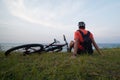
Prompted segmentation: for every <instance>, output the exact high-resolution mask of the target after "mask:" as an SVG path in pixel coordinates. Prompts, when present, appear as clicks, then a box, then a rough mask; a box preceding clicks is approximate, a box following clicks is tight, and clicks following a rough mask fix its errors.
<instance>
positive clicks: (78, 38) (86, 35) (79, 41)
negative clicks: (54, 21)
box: [70, 22, 101, 56]
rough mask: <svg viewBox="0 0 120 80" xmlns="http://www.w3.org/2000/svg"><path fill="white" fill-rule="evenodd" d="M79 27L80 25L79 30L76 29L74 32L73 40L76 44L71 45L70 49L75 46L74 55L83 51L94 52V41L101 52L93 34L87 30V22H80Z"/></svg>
mask: <svg viewBox="0 0 120 80" xmlns="http://www.w3.org/2000/svg"><path fill="white" fill-rule="evenodd" d="M78 27H79V30H77V31H75V33H74V40H75V42H72V44H73V45H74V46H73V45H70V50H71V49H72V47H74V52H73V55H74V56H75V55H77V54H81V53H89V54H92V53H93V49H92V43H93V45H94V46H95V48H96V49H97V51H98V52H99V53H100V51H99V48H98V46H97V44H96V43H95V41H94V37H93V34H92V33H91V32H89V31H88V30H85V23H84V22H79V23H78ZM85 39H86V42H87V41H88V42H87V43H86V42H85ZM100 54H101V53H100Z"/></svg>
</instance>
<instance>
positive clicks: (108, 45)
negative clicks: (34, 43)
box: [0, 43, 120, 51]
mask: <svg viewBox="0 0 120 80" xmlns="http://www.w3.org/2000/svg"><path fill="white" fill-rule="evenodd" d="M24 44H25V43H0V50H2V51H6V50H8V49H10V48H12V47H16V46H20V45H24ZM27 44H28V43H27ZM38 44H39V43H38ZM98 46H99V48H100V49H102V48H120V43H98ZM63 50H64V51H65V49H63Z"/></svg>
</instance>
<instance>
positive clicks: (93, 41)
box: [91, 38, 102, 55]
mask: <svg viewBox="0 0 120 80" xmlns="http://www.w3.org/2000/svg"><path fill="white" fill-rule="evenodd" d="M91 40H92V43H93V45H94V47H95V49H96V50H97V52H98V53H99V54H100V55H102V53H101V52H100V49H99V47H98V45H97V44H96V42H95V40H94V38H93V39H91Z"/></svg>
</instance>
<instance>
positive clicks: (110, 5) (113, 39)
mask: <svg viewBox="0 0 120 80" xmlns="http://www.w3.org/2000/svg"><path fill="white" fill-rule="evenodd" d="M80 21H84V22H85V24H86V29H87V30H89V31H90V32H92V33H93V35H94V39H95V41H96V42H97V43H120V0H0V43H50V42H52V41H53V39H54V38H56V39H57V40H59V41H61V42H63V34H64V35H65V36H66V38H67V40H68V42H70V41H71V40H74V32H75V31H76V30H77V29H78V26H77V25H78V22H80Z"/></svg>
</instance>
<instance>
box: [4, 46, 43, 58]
mask: <svg viewBox="0 0 120 80" xmlns="http://www.w3.org/2000/svg"><path fill="white" fill-rule="evenodd" d="M43 48H44V47H43V45H42V44H25V45H21V46H16V47H13V48H10V49H9V50H7V51H6V52H5V56H8V55H9V54H11V53H15V52H16V51H17V52H22V53H24V54H30V53H37V52H39V53H40V52H41V51H43Z"/></svg>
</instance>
